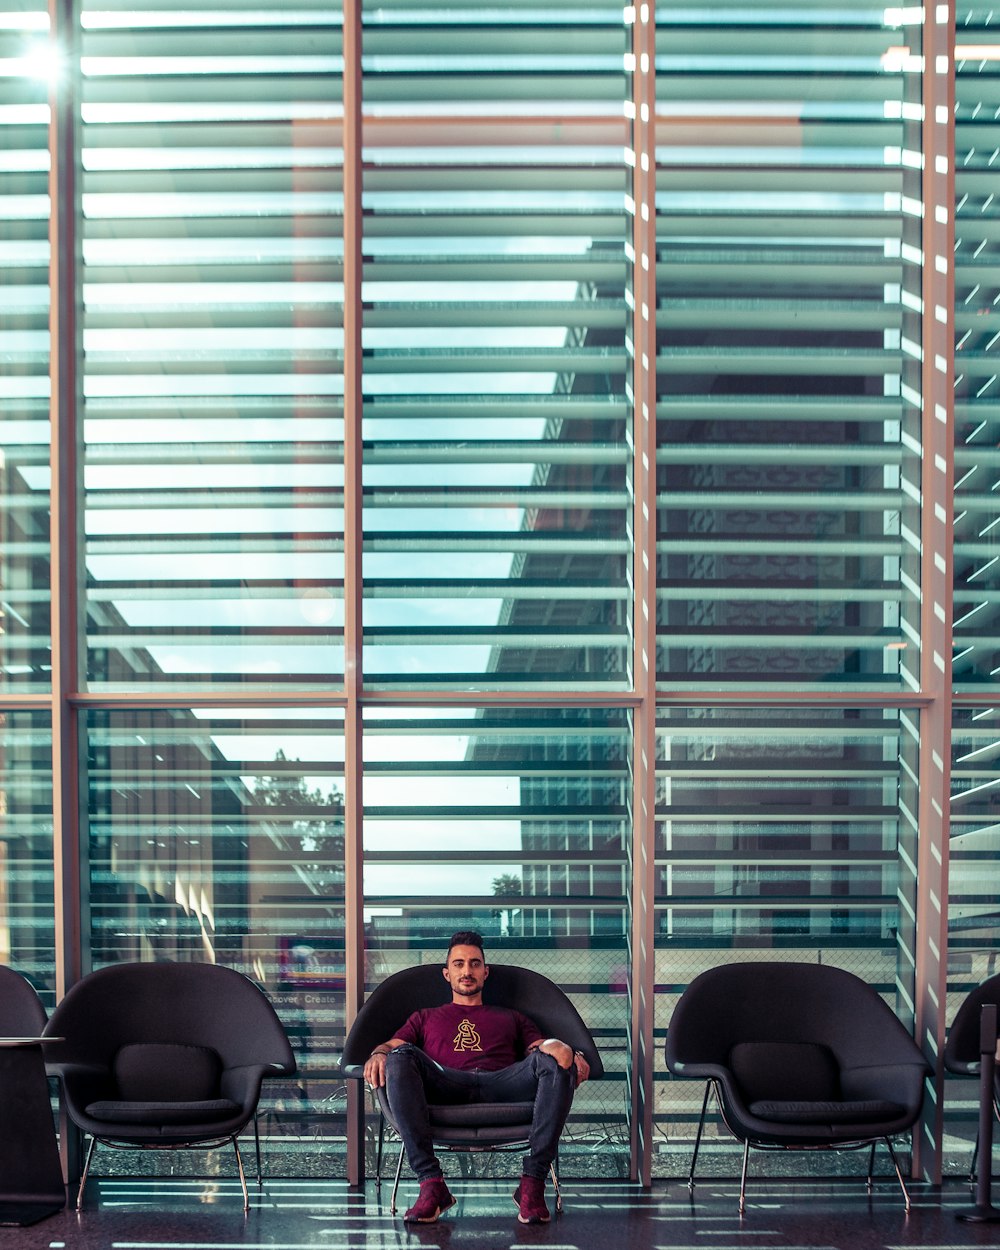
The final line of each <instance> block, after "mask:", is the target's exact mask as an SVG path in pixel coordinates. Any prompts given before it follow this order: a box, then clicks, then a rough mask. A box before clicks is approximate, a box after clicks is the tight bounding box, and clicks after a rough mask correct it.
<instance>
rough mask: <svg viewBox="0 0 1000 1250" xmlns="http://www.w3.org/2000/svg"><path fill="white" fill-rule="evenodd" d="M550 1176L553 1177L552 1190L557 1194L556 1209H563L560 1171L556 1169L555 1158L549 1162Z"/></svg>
mask: <svg viewBox="0 0 1000 1250" xmlns="http://www.w3.org/2000/svg"><path fill="white" fill-rule="evenodd" d="M549 1176H551V1178H552V1190H553V1192H554V1193H555V1196H556V1210H557V1211H562V1190H561V1189H560V1188H559V1173H558V1172H557V1171H556V1161H555V1159H553V1160H552V1162H551V1163H550V1164H549Z"/></svg>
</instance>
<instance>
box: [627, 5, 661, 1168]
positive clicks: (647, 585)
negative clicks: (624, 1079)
mask: <svg viewBox="0 0 1000 1250" xmlns="http://www.w3.org/2000/svg"><path fill="white" fill-rule="evenodd" d="M625 16H626V22H628V23H629V28H630V35H631V51H630V53H629V57H630V62H629V64H630V69H631V73H630V82H631V95H630V99H629V100H627V101H626V111H627V113H628V115H629V121H630V131H631V147H630V148H628V149H627V150H626V156H627V160H628V162H629V164H630V167H631V168H630V186H629V195H628V200H627V204H628V210H629V214H630V225H631V232H630V237H629V240H628V244H627V246H628V249H629V262H630V264H629V269H630V273H631V280H632V281H631V291H629V292H627V299H628V301H629V309H628V313H629V326H628V338H629V340H630V347H631V362H630V363H631V370H630V374H629V386H630V389H631V396H630V399H631V405H630V406H631V410H632V466H631V467H632V514H631V526H632V578H633V585H632V591H633V596H634V598H633V606H632V613H633V644H634V648H635V650H634V652H633V661H632V681H633V687H634V690H635V693H636V695H637V696H638V697H639V700H640V701H639V703H638V706H636V708H635V710H634V711H633V713H632V716H633V727H634V734H633V744H632V751H633V754H632V821H633V828H632V900H631V901H632V912H631V926H630V944H631V954H632V962H631V981H630V989H631V1004H630V1006H631V1011H630V1020H629V1025H630V1029H631V1045H630V1047H629V1062H630V1070H629V1091H630V1125H629V1142H630V1148H631V1150H630V1154H631V1159H630V1165H629V1175H630V1177H631V1179H632V1180H638V1181H640V1182H641V1183H642V1184H643V1185H645V1186H648V1185H649V1184H650V1182H651V1179H652V1162H653V1146H652V1136H653V1099H654V1095H655V1081H654V1077H653V1072H654V1054H653V1049H654V1041H653V1038H654V1023H655V1015H656V999H655V982H656V950H655V932H656V924H655V909H654V902H655V897H656V866H655V855H656V147H655V122H656V115H655V98H656V92H655V77H656V75H655V65H654V55H655V43H656V27H655V8H654V5H653V4H652V3H648V4H639V5H636V6H635V7H634V8H632V7H630V8H626V10H625Z"/></svg>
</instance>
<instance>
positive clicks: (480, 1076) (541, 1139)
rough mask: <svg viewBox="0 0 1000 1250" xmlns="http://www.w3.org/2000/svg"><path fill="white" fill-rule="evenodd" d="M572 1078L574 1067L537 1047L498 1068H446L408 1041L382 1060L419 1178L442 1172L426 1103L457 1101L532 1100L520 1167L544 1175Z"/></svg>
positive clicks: (569, 1100)
mask: <svg viewBox="0 0 1000 1250" xmlns="http://www.w3.org/2000/svg"><path fill="white" fill-rule="evenodd" d="M575 1084H576V1069H575V1068H573V1067H570V1068H561V1067H560V1066H559V1064H558V1063H556V1061H555V1060H554V1059H553V1058H552V1056H551V1055H544V1054H542V1053H541V1051H538V1050H533V1051H532V1052H531V1054H529V1055H528V1056H527V1057H526V1058H524V1059H522V1060H521V1061H520V1063H515V1064H511V1066H510V1067H509V1068H501V1070H500V1071H499V1072H484V1071H480V1070H478V1069H475V1070H472V1071H461V1070H460V1069H458V1068H445V1067H442V1066H441V1064H439V1063H436V1062H435V1061H434V1060H433V1059H431V1058H430V1057H429V1056H428V1055H426V1054H425V1053H424V1052H423V1051H422V1050H421V1049H420V1048H419V1047H418V1046H411V1045H410V1044H409V1043H406V1044H405V1045H403V1046H397V1047H396V1049H395V1050H392V1051H390V1052H389V1054H388V1055H387V1056H386V1061H385V1092H386V1097H387V1098H388V1100H389V1107H390V1109H391V1111H392V1116H393V1119H394V1120H395V1121H396V1126H397V1127H398V1129H399V1133H400V1136H401V1137H402V1139H403V1149H404V1150H405V1151H406V1158H407V1160H408V1162H409V1164H410V1167H411V1168H412V1169H413V1171H414V1172H415V1173H416V1175H417V1178H418V1179H419V1180H422V1181H423V1180H427V1179H428V1177H431V1176H440V1175H441V1164H440V1163H439V1162H438V1158H437V1155H435V1153H434V1140H433V1135H432V1133H431V1126H430V1119H429V1116H428V1112H427V1105H428V1103H432V1104H436V1105H440V1104H446V1105H449V1106H456V1105H461V1104H463V1103H479V1102H531V1103H534V1113H533V1115H532V1119H531V1133H530V1135H529V1137H528V1154H526V1155H525V1157H524V1163H523V1166H522V1171H523V1172H524V1175H525V1176H537V1177H539V1178H540V1179H542V1180H544V1179H545V1177H546V1176H547V1175H548V1171H549V1166H550V1165H551V1163H552V1161H553V1159H555V1157H556V1148H557V1147H558V1145H559V1134H560V1133H561V1132H562V1129H563V1125H564V1124H565V1123H566V1117H567V1115H568V1114H569V1109H570V1105H571V1104H572V1102H573V1090H574V1087H575Z"/></svg>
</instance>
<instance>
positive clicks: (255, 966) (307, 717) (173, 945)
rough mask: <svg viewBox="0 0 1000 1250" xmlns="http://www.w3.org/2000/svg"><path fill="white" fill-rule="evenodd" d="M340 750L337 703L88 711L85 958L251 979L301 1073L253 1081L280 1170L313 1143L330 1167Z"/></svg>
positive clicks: (338, 1131) (298, 1162)
mask: <svg viewBox="0 0 1000 1250" xmlns="http://www.w3.org/2000/svg"><path fill="white" fill-rule="evenodd" d="M343 760H344V746H343V718H342V715H341V714H340V713H339V712H336V711H323V710H318V709H309V710H308V711H302V710H294V709H285V710H281V709H273V710H268V711H266V712H263V711H261V712H257V713H255V714H251V713H248V712H245V711H236V710H232V709H230V710H225V709H215V710H207V709H199V710H197V711H184V710H179V709H171V710H160V711H155V710H154V711H144V710H129V711H118V712H97V711H94V712H91V713H89V714H88V717H87V769H88V795H89V822H90V823H89V835H90V836H89V859H90V908H89V927H90V950H91V955H92V960H93V964H94V966H95V967H100V966H102V965H104V964H109V963H118V962H121V961H125V960H136V959H138V960H162V959H173V960H191V961H207V962H212V963H220V964H227V965H229V966H231V967H234V968H237V969H239V970H240V971H241V972H245V973H246V974H247V975H248V976H250V977H252V978H253V980H255V981H256V982H257V983H258V984H259V985H260V986H261V987H262V988H263V989H264V991H265V993H267V995H268V997H269V998H270V999H271V1001H272V1002H273V1004H274V1006H275V1008H276V1010H277V1012H278V1015H279V1016H280V1017H281V1019H282V1021H283V1023H284V1024H285V1026H286V1028H287V1030H288V1033H289V1036H290V1038H291V1041H292V1046H293V1049H294V1050H295V1053H296V1059H297V1061H298V1068H299V1071H298V1074H297V1076H296V1077H294V1078H282V1080H280V1081H273V1082H268V1083H266V1084H265V1087H264V1103H263V1107H264V1114H263V1116H262V1120H261V1124H262V1128H263V1130H264V1131H265V1132H266V1133H268V1134H270V1135H271V1136H272V1137H273V1138H274V1140H273V1141H272V1142H271V1143H269V1145H268V1154H269V1157H270V1158H271V1159H272V1161H273V1166H274V1170H275V1173H276V1174H278V1175H289V1176H294V1175H296V1174H309V1171H310V1169H311V1168H312V1167H313V1166H314V1159H313V1157H312V1156H313V1155H314V1154H315V1152H316V1151H317V1150H319V1149H322V1150H323V1153H324V1166H325V1169H326V1170H325V1173H324V1174H325V1175H336V1174H337V1172H338V1169H339V1170H340V1171H341V1172H342V1170H343V1153H342V1143H343V1135H344V1132H345V1126H344V1105H343V1099H342V1098H341V1097H340V1094H339V1091H340V1089H341V1083H340V1080H339V1078H338V1077H337V1073H336V1058H337V1056H338V1055H339V1052H340V1050H341V1048H342V1046H343V1035H344V974H345V960H344V805H343V804H344V779H343V767H344V765H343ZM327 1138H336V1139H337V1144H336V1145H335V1144H333V1143H331V1142H329V1141H327V1140H325V1139H327ZM123 1166H124V1164H123ZM130 1166H131V1165H130ZM191 1166H192V1167H193V1168H194V1170H195V1172H196V1173H197V1171H198V1170H199V1169H203V1167H204V1158H203V1157H201V1158H197V1157H193V1158H192V1165H191Z"/></svg>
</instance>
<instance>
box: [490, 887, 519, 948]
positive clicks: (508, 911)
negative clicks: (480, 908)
mask: <svg viewBox="0 0 1000 1250" xmlns="http://www.w3.org/2000/svg"><path fill="white" fill-rule="evenodd" d="M521 893H522V886H521V878H520V877H518V876H515V875H514V873H512V872H504V873H501V874H500V876H499V877H494V878H493V894H494V896H495V897H497V898H511V897H512V896H514V895H518V894H521ZM520 910H521V909H520V908H519V907H515V908H510V907H504V908H501V909H499V910H497V911H494V912H493V918H494V919H495V920H499V921H500V936H501V937H508V936H509V935H510V931H511V928H512V925H513V920H514V917H515V915H516V914H517V913H518V912H519V911H520Z"/></svg>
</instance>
